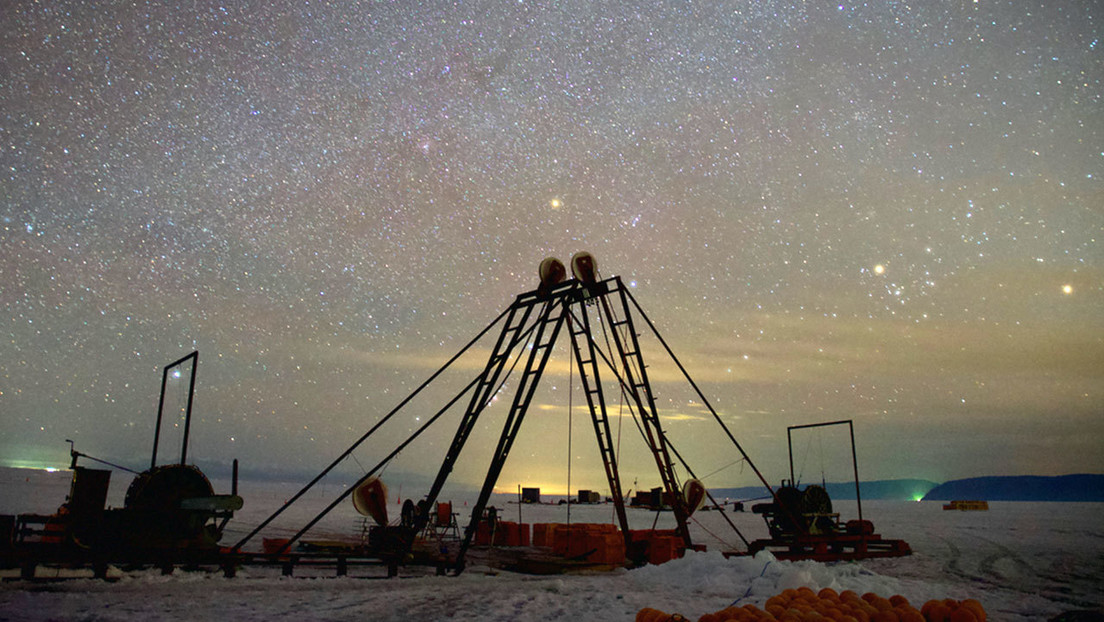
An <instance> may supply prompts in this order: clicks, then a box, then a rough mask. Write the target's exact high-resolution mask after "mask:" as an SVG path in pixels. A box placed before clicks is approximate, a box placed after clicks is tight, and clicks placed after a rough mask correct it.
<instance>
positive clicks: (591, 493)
mask: <svg viewBox="0 0 1104 622" xmlns="http://www.w3.org/2000/svg"><path fill="white" fill-rule="evenodd" d="M578 502H579V503H601V502H602V495H600V494H598V491H596V490H580V491H579V501H578Z"/></svg>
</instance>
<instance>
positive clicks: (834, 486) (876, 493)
mask: <svg viewBox="0 0 1104 622" xmlns="http://www.w3.org/2000/svg"><path fill="white" fill-rule="evenodd" d="M811 483H816V482H805V483H803V484H801V487H802V488H804V487H805V485H806V484H811ZM937 486H938V484H936V483H935V482H930V481H928V480H926V479H883V480H873V481H869V482H860V484H859V493H860V494H862V498H863V499H868V500H873V499H899V500H902V501H906V500H907V501H915V500H917V499H920V498H921V497H923V496H924V495H925V494H926V493H927V492H928V491H929V490H932V489H933V488H935V487H937ZM824 488H825V490H827V491H828V496H830V497H831V498H832V499H837V500H847V499H854V498H855V484H854V482H845V483H840V482H829V483H827V484H825V485H824ZM709 492H711V493H713V496H714V497H728V498H730V499H741V500H751V499H760V498H764V497H767V496H768V495H767V491H766V489H765V488H763V487H762V486H744V487H740V488H711V489H710V490H709Z"/></svg>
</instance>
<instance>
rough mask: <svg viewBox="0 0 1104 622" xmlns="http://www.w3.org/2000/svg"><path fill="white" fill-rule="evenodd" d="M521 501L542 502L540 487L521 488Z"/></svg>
mask: <svg viewBox="0 0 1104 622" xmlns="http://www.w3.org/2000/svg"><path fill="white" fill-rule="evenodd" d="M521 502H522V503H540V502H541V500H540V488H522V489H521Z"/></svg>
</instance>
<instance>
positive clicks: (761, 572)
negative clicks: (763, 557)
mask: <svg viewBox="0 0 1104 622" xmlns="http://www.w3.org/2000/svg"><path fill="white" fill-rule="evenodd" d="M773 563H774V561H773V560H772V561H768V562H767V563H766V564H765V565H764V566H763V570H761V571H760V572H759V576H758V577H756V579H759V578H762V576H763V575H765V574H766V573H767V567H768V566H770V565H771V564H773ZM754 582H755V579H752V583H754ZM751 585H752V584H751V583H748V589H747V591H746V592H744V595H743V596H741V597H739V598H737V599H736V600H734V601H732V604H731V605H729V607H735V606H736V603H738V602H740V601H741V600H743V599H745V598H747V597H748V596H750V595H751Z"/></svg>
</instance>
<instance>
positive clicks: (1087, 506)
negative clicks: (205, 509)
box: [0, 469, 1104, 621]
mask: <svg viewBox="0 0 1104 622" xmlns="http://www.w3.org/2000/svg"><path fill="white" fill-rule="evenodd" d="M119 475H120V474H115V475H113V478H115V479H116V480H117V481H113V486H112V490H111V494H110V495H109V505H114V506H121V505H122V496H123V494H124V493H125V486H126V484H127V483H128V482H129V477H119ZM213 483H214V485H215V489H216V492H220V493H221V492H227V491H228V490H229V484H227V483H225V482H218V481H216V482H213ZM67 490H68V473H67V472H59V473H54V474H46V473H44V472H39V471H17V470H13V469H0V511H2V512H3V513H26V512H40V513H50V512H53V511H54V510H55V509H56V508H57V506H58V505H59V504H60V503H61V501H63V500H64V498H65V494H66V492H67ZM296 490H298V485H293V484H275V483H256V482H242V483H241V487H240V493H241V495H242V496H243V497H244V498H245V500H246V505H245V508H243V510H242V511H241V512H239V513H238V515H237V517H236V518H235V520H234V521H232V522H231V525H230V528H228V531H227V535H226V537H225V538H224V540H223V542H224V544H233V543H234V542H236V541H237V540H238V539H239V538H240V537H241V536H242V535H244V534H245V533H246V532H247V531H248V530H249V529H251V528H252V527H253V526H255V525H257V524H259V523H260V522H261V521H262V520H263V519H264V518H265V517H267V516H268V515H270V514H271V513H272V512H273V511H274V510H275V509H276V508H277V507H279V505H280V504H281V503H282V502H283V501H284V500H286V499H288V498H290V497H291V496H292V495H293V494H294V493H295V492H296ZM341 490H342V489H341V488H340V487H339V486H336V485H329V486H321V487H319V488H318V489H316V490H312V491H310V492H309V493H308V494H307V495H306V496H305V497H304V498H303V499H302V500H301V501H300V502H299V503H297V504H296V505H295V506H292V508H291V509H290V510H288V511H287V512H286V513H285V515H284V516H281V517H280V519H278V520H277V521H275V522H274V523H273V525H272V526H271V528H270V529H266V531H265V532H263V533H262V534H261V535H263V536H268V537H286V536H287V535H288V534H290V533H293V532H294V531H295V530H296V529H297V528H298V527H299V526H301V525H303V524H305V523H306V522H307V521H308V520H309V519H310V518H311V517H313V516H314V515H315V514H316V513H317V512H318V511H320V510H321V509H322V508H323V507H324V506H325V505H326V504H327V503H328V502H329V501H331V500H333V499H334V498H335V497H336V496H337V495H338V494H340V492H341ZM419 494H421V491H419ZM391 496H392V497H394V499H393V507H392V508H391V510H392V516H393V517H397V516H398V509H399V505H398V503H397V502H398V500H399V495H398V494H396V491H394V490H393V491H392V493H391ZM513 499H514V496H513V495H501V496H496V498H495V499H494V500H493V503H494V505H496V507H498V508H500V510H501V511H502V513H503V514H504V518H505V519H506V520H518V518H519V516H518V512H519V511H520V512H521V516H520V518H521V520H522V521H524V522H526V523H540V522H567V519H568V517H567V508H566V506H555V505H539V506H531V505H526V506H520V505H518V504H515V503H511V502H510V501H511V500H513ZM442 500H449V495H448V494H447V491H446V493H445V494H443V495H442ZM451 500H452V501H453V502H454V505H455V507H456V511H458V512H459V513H460V521H461V525H462V526H463V525H464V524H466V522H467V520H468V515H469V510H467V509H466V504H465V501H467V506H470V504H471V501H472V500H471V499H467V500H465V499H462V498H453V499H451ZM835 510H836V511H839V512H841V514H843V517H844V518H845V519H846V518H854V517H855V504H854V502H853V501H838V502H836V504H835ZM1102 513H1104V504H1099V503H1011V502H994V503H990V510H989V511H988V512H949V511H943V509H942V505H941V504H940V503H935V502H923V503H916V502H904V501H868V502H865V503H864V504H863V514H864V518H867V519H870V520H872V521H873V522H874V524H875V527H876V530H877V531H878V532H879V533H881V534H882V536H883V537H886V538H900V539H904V540H906V541H908V542H909V544H911V546H912V549H913V551H914V553H913V555H911V556H909V557H904V558H896V559H881V560H866V561H862V562H857V563H855V562H852V563H833V564H823V563H816V562H783V561H776V560H773V559H772V558H771V557H769V556H764V555H760V556H758V557H755V558H733V559H725V558H724V557H723V556H722V555H721V554H720V551H722V550H729V549H743V548H744V547H743V546H742V544H741V543H740V541H739V538H738V537H737V536H736V535H735V534H734V533H733V532H732V531H731V529H730V528H729V527H728V526H727V524H725V523H724V521H723V519H722V518H721V516H720V513H718V512H700V513H698V514H697V515H695V517H694V519H695V520H694V522H693V523H692V526H691V528H692V533H693V536H694V538H695V541H696V542H699V543H702V544H705V545H706V546H707V547H708V549H709V550H708V551H707V552H705V553H692V554H688V555H687V556H686V557H685V558H683V559H680V560H675V561H672V562H669V563H667V564H664V565H661V566H647V567H644V568H640V569H636V570H624V571H615V572H610V573H603V574H587V575H559V576H551V577H548V576H542V577H536V576H527V575H520V574H514V573H509V572H497V573H492V572H488V569H486V568H482V567H479V566H475V565H473V566H469V568H468V570H467V571H466V572H464V573H463V574H461V575H460V576H458V577H437V576H434V575H433V573H432V571H430V570H427V569H420V568H409V569H406V570H404V571H402V572H401V573H400V577H399V578H397V579H391V580H386V579H379V580H375V579H376V578H378V577H382V576H383V571H382V570H381V569H379V568H373V567H370V568H353V569H350V576H349V577H346V578H334V577H333V576H332V575H333V572H332V569H327V570H324V571H319V573H318V577H317V578H309V572H301V571H300V570H299V569H297V570H296V577H295V578H286V577H282V576H280V572H279V569H276V568H247V569H244V570H243V571H242V572H240V573H239V575H238V576H237V577H236V578H233V579H227V578H224V577H223V576H222V575H221V574H218V573H199V572H195V573H189V572H182V571H177V572H176V573H175V574H173V575H170V576H162V575H161V574H160V572H158V571H155V570H146V571H139V572H131V573H125V574H124V573H120V572H117V571H113V576H117V577H119V578H118V580H117V581H114V582H104V581H96V580H93V579H86V580H85V579H80V580H71V581H64V582H58V583H28V582H23V581H5V582H4V583H3V584H2V586H0V620H131V619H134V620H210V619H218V618H220V619H228V620H237V621H251V620H257V621H260V620H272V619H302V620H358V621H359V620H411V619H419V620H520V621H528V620H534V621H535V620H580V621H581V620H632V619H633V617H634V616H635V614H636V612H637V611H638V610H639V609H641V608H642V607H654V608H657V609H661V610H664V611H668V612H679V613H682V614H683V615H685V616H686V617H687V618H689V619H691V620H696V619H697V618H698V617H699V616H701V615H703V614H705V613H710V612H715V611H718V610H720V609H722V608H724V607H726V606H728V605H730V604H732V603H734V602H738V604H745V603H754V604H757V605H760V606H762V604H763V602H764V601H765V600H766V599H767V598H769V597H770V596H773V595H775V594H777V593H779V592H781V591H782V590H783V589H786V588H790V587H799V586H803V585H804V586H808V587H810V588H812V589H814V590H819V589H821V588H824V587H831V588H834V589H836V590H844V589H850V590H854V591H856V592H858V593H860V594H861V593H864V592H868V591H872V592H875V593H877V594H879V595H882V596H885V597H888V596H890V595H893V594H901V595H904V596H905V597H907V598H908V599H909V600H910V601H911V602H912V603H913V604H914V605H916V606H919V605H920V604H922V603H923V602H925V601H926V600H929V599H932V598H940V599H941V598H954V599H959V600H961V599H965V598H975V599H977V600H979V601H981V602H982V604H983V605H984V606H985V608H986V610H987V611H988V613H989V619H990V620H998V621H999V620H1013V621H1016V620H1045V619H1048V618H1050V617H1053V616H1055V615H1057V614H1059V613H1061V612H1063V611H1070V610H1078V609H1095V610H1099V609H1100V608H1101V606H1102V604H1104V521H1102V520H1100V517H1101V515H1102ZM728 516H729V517H730V518H732V519H733V521H734V522H735V523H736V525H737V527H738V528H739V529H740V530H741V532H742V533H743V534H744V535H745V537H747V538H748V539H754V538H759V537H765V536H766V528H765V526H764V525H763V521H762V519H761V518H760V517H759V516H757V515H754V514H752V513H750V512H728ZM613 517H614V514H613V508H612V506H610V505H594V506H572V508H571V517H570V520H571V522H573V523H581V522H612V521H614V518H613ZM629 517H630V521H631V523H632V526H633V527H634V528H647V527H650V526H651V525H652V524H653V521H657V520H658V523H657V526H658V527H660V528H666V527H670V526H672V525H673V519H672V517H671V516H670V514H669V513H662V514H659V515H658V517H657V515H656V514H654V513H651V512H648V511H644V510H630V514H629ZM358 525H359V517H358V516H357V515H356V514H355V512H354V511H353V509H352V506H351V503H343V504H341V505H340V506H338V508H336V509H335V510H334V512H333V513H332V515H331V516H328V517H326V519H324V520H323V521H322V522H321V523H319V525H318V527H317V528H316V529H315V530H314V531H312V532H311V534H310V537H316V538H323V537H330V536H335V535H336V536H349V535H351V534H352V533H354V532H355V530H356V528H357V526H358ZM715 535H716V536H721V539H718V538H717V537H715ZM260 537H261V536H258V537H257V538H256V542H254V543H251V544H250V545H249V546H247V547H246V548H256V549H258V550H259V549H260ZM722 540H723V541H722ZM49 572H57V573H59V574H60V573H63V572H65V571H49ZM15 574H17V573H13V572H11V571H6V573H5V576H8V577H11V576H14V575H15ZM40 574H48V572H47V571H42V570H40ZM366 578H371V580H366Z"/></svg>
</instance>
